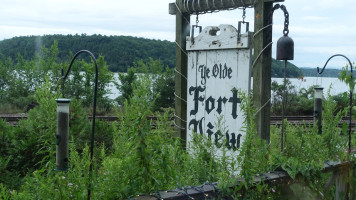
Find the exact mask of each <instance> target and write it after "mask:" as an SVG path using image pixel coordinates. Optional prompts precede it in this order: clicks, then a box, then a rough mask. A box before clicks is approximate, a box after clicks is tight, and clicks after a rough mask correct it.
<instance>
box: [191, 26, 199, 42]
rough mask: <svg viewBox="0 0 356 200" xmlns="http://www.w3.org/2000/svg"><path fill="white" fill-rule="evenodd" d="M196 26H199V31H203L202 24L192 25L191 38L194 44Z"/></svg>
mask: <svg viewBox="0 0 356 200" xmlns="http://www.w3.org/2000/svg"><path fill="white" fill-rule="evenodd" d="M195 28H199V33H201V31H202V26H198V25H193V26H192V35H191V36H190V40H191V41H192V44H194V29H195Z"/></svg>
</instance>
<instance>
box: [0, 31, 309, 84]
mask: <svg viewBox="0 0 356 200" xmlns="http://www.w3.org/2000/svg"><path fill="white" fill-rule="evenodd" d="M54 40H56V41H57V42H58V49H59V53H58V57H59V59H60V61H62V62H68V61H69V60H70V59H71V58H69V57H68V56H69V52H72V53H75V52H77V51H79V50H81V49H87V50H89V51H91V52H93V53H94V54H95V56H98V54H101V55H103V56H104V57H105V61H106V63H107V64H108V65H109V69H110V70H111V71H114V72H116V71H120V72H126V71H127V68H128V67H129V66H132V64H133V62H135V61H138V60H143V61H148V60H149V57H151V58H153V59H155V60H156V59H160V60H161V62H162V63H163V64H164V65H167V66H169V67H170V68H173V67H174V66H175V44H174V42H169V41H161V40H152V39H145V38H137V37H131V36H104V35H91V36H88V35H85V34H82V35H78V34H77V35H45V36H24V37H14V38H12V39H7V40H3V41H0V55H1V54H2V55H3V56H5V57H11V58H12V59H13V60H14V61H16V58H17V55H18V54H21V55H22V57H23V58H24V59H25V60H31V59H33V57H34V55H35V53H36V52H37V53H38V52H40V49H41V46H45V47H47V48H49V47H50V46H51V45H52V44H53V42H54ZM283 74H284V64H283V62H281V61H277V60H274V59H272V77H283ZM299 76H303V73H302V71H301V70H300V69H299V68H298V67H297V66H295V65H293V64H291V63H288V68H287V77H289V78H292V77H299Z"/></svg>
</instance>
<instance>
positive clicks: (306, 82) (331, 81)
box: [108, 73, 349, 99]
mask: <svg viewBox="0 0 356 200" xmlns="http://www.w3.org/2000/svg"><path fill="white" fill-rule="evenodd" d="M114 77H115V80H116V81H117V82H119V80H118V74H117V73H115V75H114ZM289 80H290V81H291V83H292V85H294V86H295V88H296V90H297V91H299V90H300V89H301V88H306V89H308V88H309V87H311V86H313V85H319V86H320V87H323V88H324V96H325V95H326V94H327V91H328V89H329V87H330V86H331V89H330V94H331V95H336V94H339V93H341V92H345V91H349V87H348V86H347V85H346V84H345V83H344V82H341V81H340V80H339V79H338V78H329V77H304V79H302V80H301V79H297V78H290V79H289ZM272 81H277V83H278V84H283V78H272ZM251 82H252V81H251ZM251 84H252V83H251ZM251 88H252V87H251ZM109 89H110V90H111V94H109V95H108V97H109V98H110V99H115V98H117V97H118V96H119V95H120V92H119V91H118V90H117V89H116V87H115V85H114V84H111V85H110V86H109Z"/></svg>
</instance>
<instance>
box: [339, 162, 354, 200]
mask: <svg viewBox="0 0 356 200" xmlns="http://www.w3.org/2000/svg"><path fill="white" fill-rule="evenodd" d="M335 173H336V185H335V199H336V200H342V199H349V192H348V190H349V188H348V186H349V182H350V180H348V179H349V166H348V165H345V166H343V167H341V168H339V169H338V171H336V172H335Z"/></svg>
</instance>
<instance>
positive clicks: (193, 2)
mask: <svg viewBox="0 0 356 200" xmlns="http://www.w3.org/2000/svg"><path fill="white" fill-rule="evenodd" d="M200 1H205V3H206V5H207V7H208V8H209V9H210V10H207V11H197V10H196V7H198V8H199V10H201V6H200ZM217 1H218V0H217ZM238 1H240V2H241V4H242V6H237V2H238ZM256 2H257V0H254V2H253V4H252V5H249V6H246V3H245V0H231V3H232V4H233V7H232V8H226V7H225V5H224V2H223V0H221V1H220V4H221V7H222V8H220V9H217V7H216V3H215V0H213V1H212V3H210V4H209V0H197V2H196V0H184V1H183V9H184V10H185V11H186V12H187V13H188V14H206V13H216V12H220V11H224V10H227V11H229V10H235V9H243V10H245V9H246V8H253V7H255V5H256ZM190 5H191V7H192V9H190V8H189V6H190ZM196 5H197V6H196ZM245 12H246V11H245Z"/></svg>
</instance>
